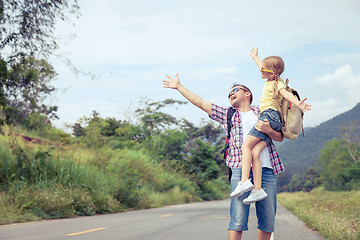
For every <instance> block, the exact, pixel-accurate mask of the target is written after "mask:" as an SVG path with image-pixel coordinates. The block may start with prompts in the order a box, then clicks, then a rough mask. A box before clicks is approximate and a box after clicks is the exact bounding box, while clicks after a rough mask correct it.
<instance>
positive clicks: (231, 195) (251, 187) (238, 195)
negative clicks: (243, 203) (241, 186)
mask: <svg viewBox="0 0 360 240" xmlns="http://www.w3.org/2000/svg"><path fill="white" fill-rule="evenodd" d="M253 188H254V186H250V187H248V188H246V189H245V190H244V191H242V192H239V193H237V194H232V193H231V194H230V197H240V196H241V195H243V194H244V193H246V192H248V191H251V190H252V189H253Z"/></svg>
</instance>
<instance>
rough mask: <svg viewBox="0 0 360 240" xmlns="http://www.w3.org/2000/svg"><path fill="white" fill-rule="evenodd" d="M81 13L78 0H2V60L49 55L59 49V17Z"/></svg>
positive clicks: (0, 20)
mask: <svg viewBox="0 0 360 240" xmlns="http://www.w3.org/2000/svg"><path fill="white" fill-rule="evenodd" d="M68 15H76V16H77V17H78V16H79V5H78V0H0V24H1V28H0V53H1V55H0V60H3V61H5V62H7V63H9V62H13V61H14V60H17V59H18V57H19V56H34V55H36V54H39V56H40V57H45V58H46V57H47V56H49V54H52V53H53V52H54V51H55V50H56V49H57V48H58V45H57V42H56V37H55V34H54V30H55V25H56V23H57V21H58V20H62V21H65V20H68Z"/></svg>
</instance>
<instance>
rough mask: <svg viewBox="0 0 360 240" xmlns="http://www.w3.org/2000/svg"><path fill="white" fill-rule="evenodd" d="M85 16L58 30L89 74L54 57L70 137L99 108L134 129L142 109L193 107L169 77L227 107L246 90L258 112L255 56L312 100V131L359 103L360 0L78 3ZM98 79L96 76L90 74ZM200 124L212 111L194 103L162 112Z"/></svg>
mask: <svg viewBox="0 0 360 240" xmlns="http://www.w3.org/2000/svg"><path fill="white" fill-rule="evenodd" d="M79 5H80V13H81V16H80V18H78V19H75V18H73V19H72V20H71V22H73V23H74V24H71V22H69V21H68V22H61V23H59V24H57V26H56V34H57V36H58V39H59V40H58V43H59V50H58V52H57V54H61V55H63V56H65V57H67V58H68V59H69V60H70V61H71V62H72V64H73V65H74V66H76V67H77V68H78V69H79V70H81V73H80V74H76V73H74V72H73V71H72V70H71V68H69V67H68V66H67V65H66V64H64V62H63V61H60V60H59V59H58V58H54V57H52V58H51V59H50V62H51V63H52V65H53V66H54V68H55V70H56V71H57V73H58V76H57V78H56V79H55V80H54V82H53V85H54V86H55V87H56V88H57V89H58V91H57V93H56V95H55V96H54V97H52V98H51V99H49V101H50V103H51V104H55V105H57V106H59V110H58V116H59V118H60V119H59V120H56V121H54V122H53V123H54V125H55V126H56V127H58V128H60V129H63V130H65V131H69V129H66V127H65V124H74V123H75V122H77V121H78V120H79V119H80V118H82V117H84V116H90V115H91V114H92V112H93V111H94V110H96V111H97V112H98V113H99V114H100V116H101V117H103V118H106V117H113V118H116V119H121V120H128V121H131V122H134V121H135V120H136V115H135V113H134V111H135V109H137V108H138V107H139V106H142V105H141V104H142V103H144V101H146V100H147V101H154V102H155V101H162V100H165V99H168V98H171V99H176V100H185V99H184V98H183V97H182V95H181V94H180V93H179V92H177V91H176V90H173V89H166V88H163V85H162V80H163V79H166V75H169V76H174V75H175V74H176V73H179V77H180V81H181V83H182V84H183V85H184V86H185V87H187V88H188V89H189V90H190V91H192V92H194V93H195V94H197V95H199V96H200V97H201V98H203V99H204V100H205V101H208V102H212V103H215V104H218V105H220V106H224V107H227V106H229V100H228V99H227V95H228V92H229V90H230V88H231V86H232V85H233V83H241V84H244V85H246V86H248V87H249V88H250V89H251V90H252V92H253V95H254V102H253V103H254V104H255V105H258V104H259V102H260V97H261V90H262V86H263V84H264V80H263V79H261V77H260V72H259V70H258V68H257V66H256V64H255V63H254V61H253V60H252V58H251V57H250V50H251V49H252V48H255V47H257V48H259V57H260V58H261V59H263V58H265V57H267V56H271V55H276V56H281V57H282V58H283V60H284V62H285V71H284V73H283V74H282V75H281V77H282V78H283V79H286V78H289V80H290V86H291V87H293V88H295V89H297V90H298V91H299V93H300V96H301V98H305V97H307V98H308V100H307V102H308V103H309V104H311V105H312V110H311V111H309V112H306V113H305V116H304V126H305V127H315V126H317V125H319V124H320V123H322V122H324V121H327V120H329V119H331V118H332V117H334V116H336V115H338V114H340V113H342V112H344V111H347V110H350V109H351V108H353V107H354V106H355V105H356V104H357V103H359V102H360V14H359V12H360V1H358V0H341V1H339V0H327V1H323V0H301V1H300V0H293V1H288V0H274V1H265V0H257V1H243V0H223V1H215V0H197V1H194V0H191V1H190V0H181V1H180V0H171V1H169V0H167V1H166V0H151V1H148V0H79ZM86 73H90V74H86ZM163 111H164V112H167V113H169V114H171V115H173V116H175V117H177V118H178V119H181V118H185V119H187V120H188V121H190V122H193V123H195V124H196V125H200V124H202V123H203V122H204V121H208V119H209V118H208V116H207V114H206V113H205V112H203V111H202V110H200V109H198V108H197V107H195V106H193V105H191V104H187V105H181V106H171V107H167V108H165V109H163Z"/></svg>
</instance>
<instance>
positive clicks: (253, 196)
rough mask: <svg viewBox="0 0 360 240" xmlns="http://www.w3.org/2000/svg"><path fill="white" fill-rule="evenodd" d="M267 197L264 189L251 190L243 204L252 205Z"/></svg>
mask: <svg viewBox="0 0 360 240" xmlns="http://www.w3.org/2000/svg"><path fill="white" fill-rule="evenodd" d="M267 196H268V195H267V193H266V192H265V191H264V189H260V190H256V189H253V190H251V193H250V195H249V196H248V197H247V198H245V199H244V201H243V203H244V204H247V205H249V204H252V203H254V202H257V201H260V200H263V199H264V198H266V197H267Z"/></svg>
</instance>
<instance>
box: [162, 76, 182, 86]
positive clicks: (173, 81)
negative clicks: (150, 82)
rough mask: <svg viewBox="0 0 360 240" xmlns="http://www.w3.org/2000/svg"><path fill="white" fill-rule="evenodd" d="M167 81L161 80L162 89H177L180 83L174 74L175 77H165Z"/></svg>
mask: <svg viewBox="0 0 360 240" xmlns="http://www.w3.org/2000/svg"><path fill="white" fill-rule="evenodd" d="M166 77H167V78H168V79H169V80H163V85H164V88H172V89H177V88H178V85H179V83H180V79H179V74H178V73H177V74H175V77H174V78H172V77H170V76H166Z"/></svg>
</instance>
